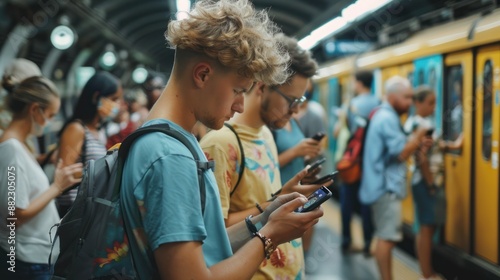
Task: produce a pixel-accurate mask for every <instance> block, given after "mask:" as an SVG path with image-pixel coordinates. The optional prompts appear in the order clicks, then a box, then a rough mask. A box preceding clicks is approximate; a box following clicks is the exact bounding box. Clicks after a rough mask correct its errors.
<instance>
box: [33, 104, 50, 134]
mask: <svg viewBox="0 0 500 280" xmlns="http://www.w3.org/2000/svg"><path fill="white" fill-rule="evenodd" d="M38 109H39V110H40V114H41V115H42V118H43V122H44V124H43V125H40V124H38V123H37V122H36V121H35V118H34V117H33V116H31V121H32V122H33V125H32V126H31V134H33V135H35V136H36V137H40V136H42V135H43V134H44V132H45V130H44V127H46V126H48V125H49V124H50V121H49V119H47V118H45V116H44V115H43V111H42V108H38Z"/></svg>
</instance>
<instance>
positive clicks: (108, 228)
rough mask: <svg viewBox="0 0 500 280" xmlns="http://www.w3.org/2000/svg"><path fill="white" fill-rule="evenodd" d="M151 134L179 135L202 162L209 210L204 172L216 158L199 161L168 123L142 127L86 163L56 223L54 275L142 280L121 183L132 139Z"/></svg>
mask: <svg viewBox="0 0 500 280" xmlns="http://www.w3.org/2000/svg"><path fill="white" fill-rule="evenodd" d="M151 132H162V133H165V134H166V135H168V136H170V137H173V138H175V139H176V140H178V141H179V142H181V143H182V144H184V145H185V146H186V147H187V148H188V149H189V151H190V152H191V154H192V155H193V157H194V159H195V161H196V162H197V169H198V182H199V187H200V197H201V209H202V211H203V212H204V210H205V180H204V179H203V173H204V171H206V170H208V169H210V168H212V167H213V162H212V161H211V162H205V161H204V162H202V161H200V159H199V157H198V154H197V152H196V150H195V148H194V147H193V145H191V143H190V142H189V140H188V139H186V137H185V136H183V135H182V134H181V133H180V132H178V131H176V130H173V129H171V128H170V126H169V125H168V124H156V125H151V126H146V127H142V128H139V129H138V130H137V131H135V132H134V133H132V134H131V135H130V136H128V137H127V138H126V139H125V140H124V141H123V143H122V144H121V146H120V148H119V149H115V150H110V151H108V153H107V155H106V156H105V157H103V158H101V159H98V160H95V161H94V160H90V161H89V162H88V163H87V164H86V167H85V170H84V173H83V179H82V182H81V183H80V185H79V189H78V194H77V197H76V200H75V202H74V204H73V206H72V207H71V209H70V210H69V212H68V213H67V214H66V215H65V216H64V217H63V218H62V220H61V222H60V223H58V224H56V225H55V226H57V227H58V228H57V233H56V237H55V238H54V241H53V244H52V247H54V244H55V242H57V239H58V237H59V239H60V254H59V257H58V259H57V261H56V263H55V266H54V275H53V278H52V279H78V280H79V279H85V280H86V279H140V275H137V273H136V269H135V267H134V261H133V254H134V252H132V251H131V246H130V245H129V242H128V236H133V234H132V233H131V228H130V226H129V225H128V223H127V221H126V220H124V219H123V217H122V213H123V209H122V205H121V203H120V187H121V180H122V172H123V166H124V164H125V160H126V158H127V155H128V152H129V150H130V147H131V145H132V143H133V142H134V141H135V140H136V139H137V138H138V137H140V136H142V135H144V134H146V133H151ZM49 264H50V256H49Z"/></svg>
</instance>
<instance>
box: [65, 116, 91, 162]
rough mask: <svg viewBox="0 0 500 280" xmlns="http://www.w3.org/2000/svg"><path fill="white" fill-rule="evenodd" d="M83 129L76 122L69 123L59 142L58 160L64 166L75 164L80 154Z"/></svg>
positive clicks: (83, 135)
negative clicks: (62, 162)
mask: <svg viewBox="0 0 500 280" xmlns="http://www.w3.org/2000/svg"><path fill="white" fill-rule="evenodd" d="M84 137H85V129H84V128H83V126H82V125H81V124H80V123H78V122H73V123H70V124H69V125H68V126H67V127H66V128H65V129H64V131H63V133H62V135H61V139H60V140H59V159H62V160H63V161H64V164H65V165H70V164H73V163H76V161H77V160H78V158H79V157H80V154H81V152H82V147H83V141H84Z"/></svg>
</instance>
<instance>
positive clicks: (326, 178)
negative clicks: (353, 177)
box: [311, 171, 339, 185]
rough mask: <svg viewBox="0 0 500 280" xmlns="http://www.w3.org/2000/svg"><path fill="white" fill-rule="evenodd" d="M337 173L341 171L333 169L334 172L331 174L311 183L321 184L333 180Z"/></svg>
mask: <svg viewBox="0 0 500 280" xmlns="http://www.w3.org/2000/svg"><path fill="white" fill-rule="evenodd" d="M337 173H339V172H338V171H333V172H332V173H330V174H327V175H325V176H323V177H321V178H319V179H318V180H316V181H314V182H312V183H311V184H313V185H319V184H324V183H326V182H328V181H330V180H333V178H334V177H335V175H337Z"/></svg>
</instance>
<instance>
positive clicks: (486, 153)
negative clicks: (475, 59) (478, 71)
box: [482, 60, 493, 160]
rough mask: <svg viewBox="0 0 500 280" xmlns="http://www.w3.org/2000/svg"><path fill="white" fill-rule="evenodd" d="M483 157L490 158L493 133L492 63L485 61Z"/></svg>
mask: <svg viewBox="0 0 500 280" xmlns="http://www.w3.org/2000/svg"><path fill="white" fill-rule="evenodd" d="M482 86H483V141H482V152H483V157H484V158H485V159H486V160H489V159H490V157H491V137H492V132H493V130H492V129H493V125H492V118H493V63H492V62H491V60H487V61H486V62H485V64H484V68H483V84H482Z"/></svg>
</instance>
